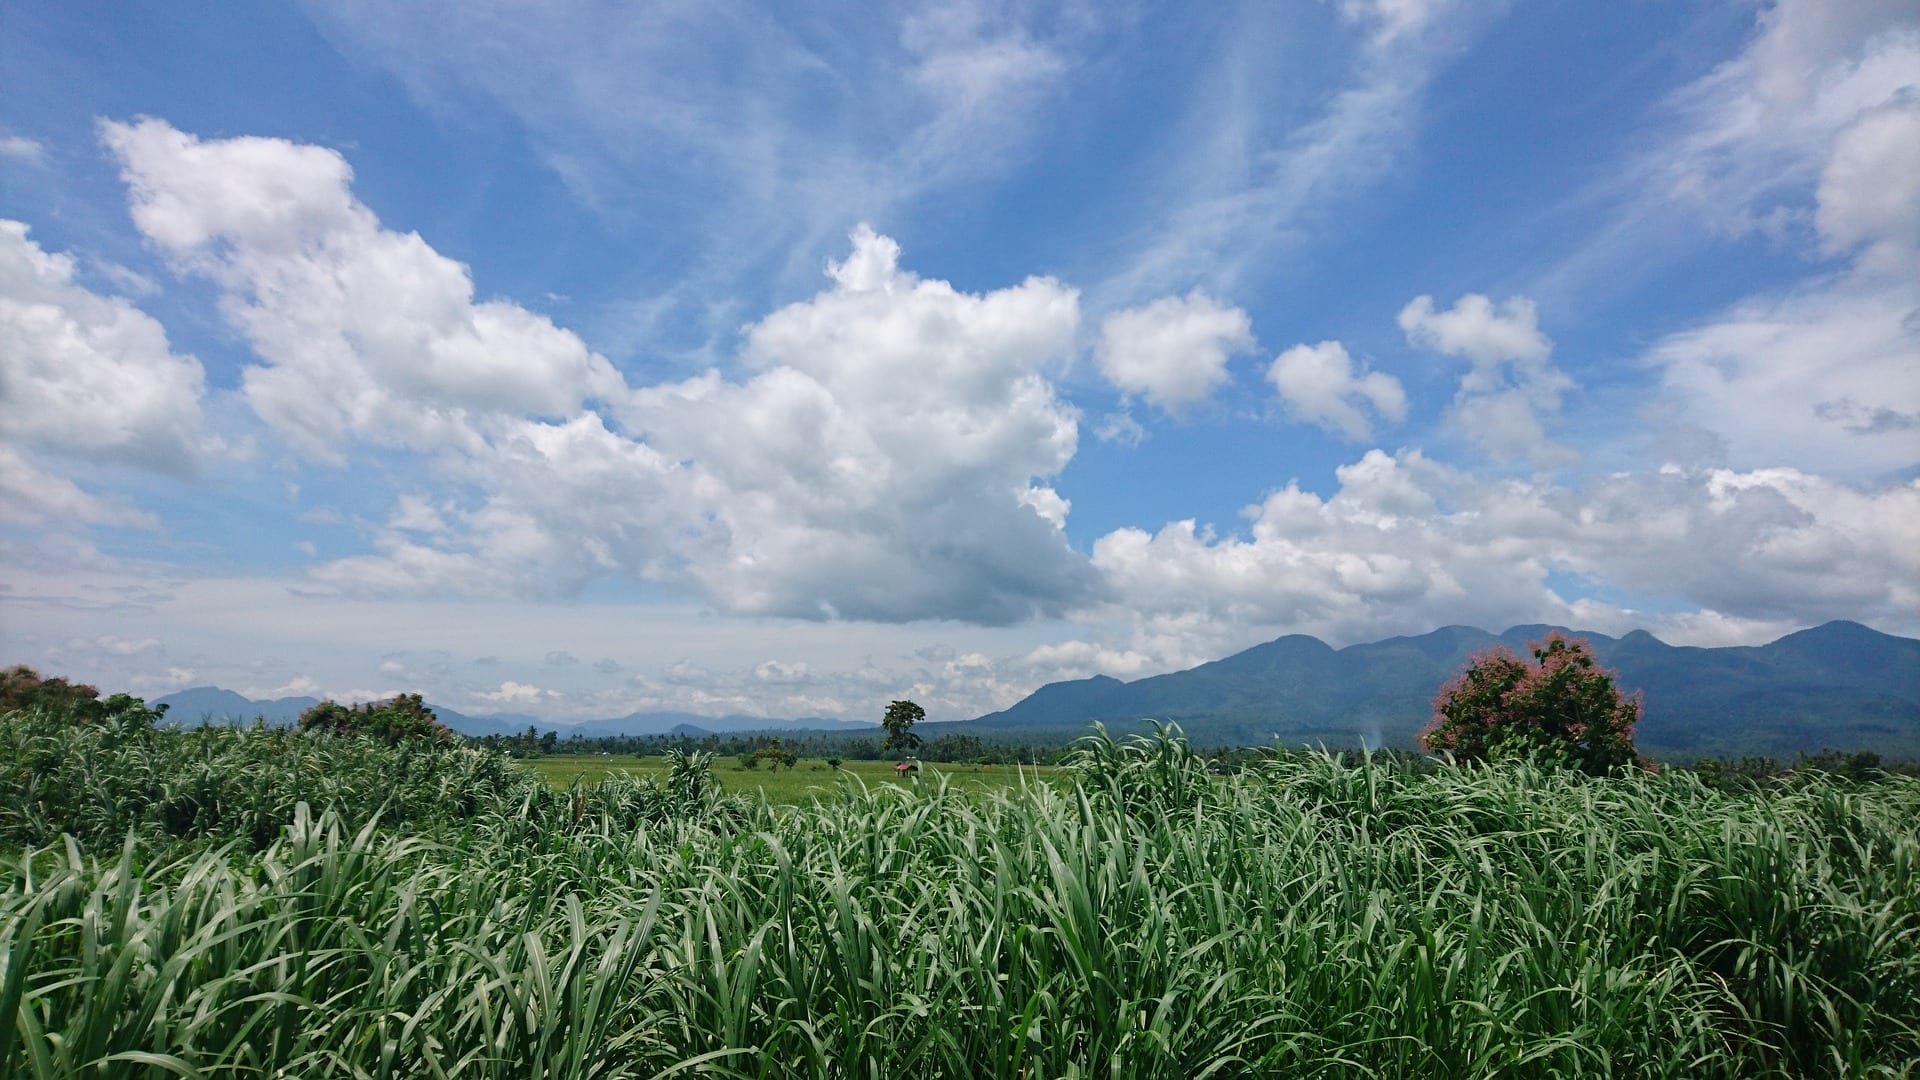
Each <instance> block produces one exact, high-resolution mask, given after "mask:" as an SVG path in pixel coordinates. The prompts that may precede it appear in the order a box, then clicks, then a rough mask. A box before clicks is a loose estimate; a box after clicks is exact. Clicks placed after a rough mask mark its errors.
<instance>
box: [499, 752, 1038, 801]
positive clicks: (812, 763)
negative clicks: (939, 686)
mask: <svg viewBox="0 0 1920 1080" xmlns="http://www.w3.org/2000/svg"><path fill="white" fill-rule="evenodd" d="M893 765H894V763H893V762H891V761H842V762H841V763H840V767H839V768H838V769H835V768H831V767H829V766H828V765H827V763H826V762H825V761H823V760H821V759H818V758H802V759H800V761H799V762H798V763H797V764H796V765H794V766H793V767H792V768H782V769H780V770H778V771H775V770H773V769H770V768H768V767H767V766H765V765H762V766H760V767H758V768H753V769H749V768H747V767H745V766H744V765H741V764H740V761H739V759H738V758H731V757H719V758H715V759H714V762H713V776H714V779H715V780H716V781H718V782H719V784H720V788H721V790H722V791H731V792H739V793H741V794H747V795H759V796H762V797H764V798H765V799H766V800H767V801H768V802H773V803H802V802H806V801H808V800H810V799H813V798H815V797H832V796H834V795H836V794H837V793H838V792H839V791H840V789H841V787H842V785H843V784H844V783H845V782H846V781H847V780H849V779H853V780H856V781H857V782H858V783H860V784H866V785H874V784H892V785H895V786H902V787H912V786H913V785H914V784H915V783H916V782H918V783H920V784H928V783H940V782H942V781H944V782H946V783H948V784H950V785H953V786H955V787H958V788H968V787H973V788H979V789H981V790H987V789H995V788H1009V787H1019V786H1020V785H1021V784H1022V783H1023V782H1024V783H1033V782H1035V781H1036V780H1050V779H1053V778H1056V777H1058V775H1059V772H1060V770H1059V769H1057V768H1055V767H1054V766H1051V765H962V764H943V763H940V762H933V761H928V762H922V763H921V765H920V773H919V776H918V777H917V779H906V780H903V779H902V778H900V776H899V775H898V774H896V773H895V772H894V769H893ZM524 766H525V767H526V768H528V769H531V770H533V771H534V772H535V773H536V774H538V775H539V776H540V778H541V779H542V780H544V781H546V782H547V783H548V784H550V785H553V786H555V787H562V788H564V787H567V786H569V785H571V784H573V783H574V782H576V781H582V782H585V783H588V784H593V783H598V782H600V781H601V780H603V779H606V778H607V777H610V776H614V775H625V776H631V777H634V778H636V779H638V778H642V777H649V776H650V777H653V778H655V779H656V780H660V779H664V778H665V777H666V774H667V763H666V760H665V759H664V758H662V757H660V756H657V755H650V756H645V757H641V756H636V755H631V754H556V755H548V756H546V757H537V758H531V759H529V760H528V761H526V762H525V763H524Z"/></svg>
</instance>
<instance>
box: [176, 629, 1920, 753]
mask: <svg viewBox="0 0 1920 1080" xmlns="http://www.w3.org/2000/svg"><path fill="white" fill-rule="evenodd" d="M1554 630H1560V631H1561V632H1562V633H1568V634H1570V635H1571V636H1574V637H1580V638H1584V639H1586V640H1587V641H1588V642H1590V643H1591V644H1592V646H1593V652H1594V655H1595V657H1596V658H1598V660H1599V661H1600V663H1601V664H1603V665H1605V666H1607V667H1609V668H1611V669H1613V670H1614V671H1616V672H1617V673H1618V679H1617V684H1618V685H1619V686H1620V688H1621V689H1622V690H1625V691H1627V692H1630V693H1631V692H1639V693H1641V694H1643V695H1644V712H1643V715H1642V719H1641V722H1640V725H1639V730H1638V737H1637V740H1636V741H1637V744H1638V746H1639V748H1640V750H1641V752H1642V753H1646V754H1649V755H1652V756H1654V757H1657V758H1662V759H1666V760H1674V761H1689V760H1692V759H1693V758H1696V757H1708V756H1711V757H1728V756H1738V755H1742V754H1765V755H1770V756H1773V757H1777V758H1782V759H1786V758H1791V757H1792V756H1793V755H1794V754H1796V753H1800V752H1803V751H1804V752H1809V753H1811V752H1815V751H1819V750H1822V749H1828V748H1833V749H1840V750H1873V751H1876V752H1878V753H1880V754H1881V755H1883V756H1885V757H1888V758H1890V759H1905V760H1916V759H1920V641H1916V640H1914V639H1912V638H1903V637H1896V636H1894V635H1891V634H1883V633H1880V632H1879V631H1877V630H1873V629H1870V628H1868V627H1865V626H1862V625H1860V624H1859V623H1853V622H1831V623H1827V624H1826V625H1824V626H1819V627H1815V628H1813V629H1811V630H1802V631H1800V632H1799V633H1795V634H1789V635H1787V636H1786V637H1783V638H1781V639H1779V640H1778V641H1775V642H1772V643H1771V644H1767V645H1759V646H1740V647H1728V648H1698V647H1692V646H1676V645H1668V644H1667V643H1665V642H1663V641H1661V640H1660V639H1658V638H1656V637H1654V636H1653V635H1652V634H1649V633H1647V632H1646V631H1644V630H1636V631H1633V632H1632V633H1629V634H1627V635H1626V636H1624V637H1619V638H1614V637H1609V636H1607V635H1605V634H1598V633H1592V632H1587V631H1567V630H1564V629H1562V628H1559V627H1550V626H1516V627H1513V628H1512V629H1509V630H1507V631H1506V632H1505V633H1502V634H1491V633H1488V632H1486V631H1484V630H1476V629H1473V628H1472V627H1466V626H1448V627H1443V628H1441V629H1439V630H1435V631H1433V632H1432V633H1429V634H1422V635H1420V636H1418V637H1396V638H1388V639H1387V640H1385V641H1375V642H1369V643H1366V644H1361V645H1349V646H1347V647H1345V648H1342V649H1335V648H1333V647H1332V646H1330V645H1328V644H1326V643H1325V642H1323V641H1321V640H1319V639H1318V638H1312V637H1306V636H1303V635H1298V634H1294V635H1289V636H1286V637H1281V638H1276V639H1274V640H1273V641H1269V642H1266V643H1264V644H1261V645H1256V646H1254V647H1253V648H1250V649H1247V650H1246V651H1244V652H1239V653H1235V654H1234V655H1232V656H1229V657H1226V658H1224V659H1221V660H1215V661H1213V662H1211V663H1207V664H1202V665H1200V666H1199V667H1196V668H1191V669H1189V670H1186V671H1176V672H1172V673H1170V674H1166V675H1155V676H1152V677H1149V678H1143V679H1136V680H1133V681H1131V682H1122V681H1121V680H1119V679H1114V678H1111V677H1109V676H1105V675H1096V676H1094V677H1092V678H1088V679H1076V680H1072V681H1068V682H1056V683H1048V684H1047V685H1045V686H1042V687H1041V688H1040V689H1038V690H1035V691H1034V692H1033V693H1032V694H1030V695H1028V696H1027V697H1026V698H1024V699H1023V700H1021V701H1020V702H1019V703H1018V704H1015V705H1013V706H1011V707H1010V708H1007V709H1004V710H1002V711H1000V712H996V713H989V714H988V715H986V716H982V717H979V718H977V719H974V720H965V721H957V722H946V723H929V724H927V725H925V727H924V728H923V731H924V733H925V734H926V735H927V736H928V737H937V736H938V735H942V734H968V735H977V736H979V737H981V738H982V739H986V740H990V741H1001V742H1024V743H1036V742H1046V743H1066V742H1070V741H1072V740H1073V739H1075V738H1078V737H1079V736H1080V735H1082V734H1084V733H1085V732H1086V729H1087V726H1088V725H1089V724H1091V723H1093V722H1095V721H1099V722H1102V723H1105V724H1106V725H1107V726H1108V728H1109V729H1112V730H1114V731H1115V732H1127V731H1139V730H1143V729H1144V728H1145V727H1146V726H1147V723H1146V721H1148V720H1159V721H1173V722H1176V723H1178V724H1180V725H1181V727H1182V728H1183V729H1185V731H1186V732H1187V734H1188V736H1189V737H1190V738H1192V739H1193V740H1194V742H1196V743H1198V744H1201V745H1207V746H1218V745H1252V744H1270V743H1272V742H1273V741H1274V740H1275V739H1278V740H1280V741H1281V742H1283V743H1286V744H1289V745H1300V744H1313V743H1321V744H1325V745H1327V746H1356V745H1359V744H1360V743H1362V742H1365V743H1367V744H1369V745H1373V746H1394V747H1412V746H1413V745H1414V737H1415V735H1416V733H1417V732H1418V731H1419V729H1420V728H1421V727H1422V726H1423V725H1424V724H1425V723H1426V722H1427V720H1428V719H1429V718H1430V716H1431V702H1432V699H1433V696H1434V694H1435V692H1436V691H1437V690H1438V689H1439V687H1440V685H1441V684H1442V683H1444V682H1445V681H1447V680H1448V679H1450V678H1452V677H1453V675H1454V674H1455V673H1457V672H1458V671H1460V670H1461V668H1462V667H1463V666H1464V665H1465V664H1466V663H1467V661H1468V659H1469V658H1470V657H1472V656H1473V654H1475V653H1477V652H1480V651H1482V650H1485V649H1489V648H1493V647H1495V646H1499V645H1505V646H1507V647H1509V648H1511V649H1513V650H1514V651H1515V652H1517V653H1519V654H1521V655H1522V656H1525V655H1526V650H1527V646H1528V644H1529V643H1530V642H1533V641H1537V640H1539V639H1540V638H1543V637H1545V636H1546V635H1547V634H1548V633H1549V632H1551V631H1554ZM155 704H164V705H167V706H169V707H170V712H169V715H170V716H171V717H172V718H173V719H175V720H176V721H179V722H185V723H193V722H198V721H202V720H213V721H217V722H225V721H233V720H238V721H243V722H245V721H251V720H253V719H255V718H256V717H258V718H262V719H265V720H266V721H267V722H268V723H274V724H287V723H292V722H294V721H295V720H296V719H297V718H298V717H299V715H300V713H301V712H302V711H304V710H306V709H308V708H310V707H312V706H313V705H314V704H316V701H315V699H313V698H310V697H290V698H278V699H274V700H269V701H255V700H252V699H249V698H246V697H244V696H242V695H240V694H236V693H234V692H232V691H230V690H221V689H219V688H216V687H210V686H203V687H196V688H194V689H191V690H182V691H180V692H178V693H174V694H168V695H166V696H165V697H161V698H157V699H155ZM433 710H434V712H435V713H436V714H437V715H438V716H439V717H440V719H441V722H443V723H445V724H446V725H447V726H448V727H450V728H452V729H453V730H455V731H458V732H460V733H461V734H464V735H507V734H516V733H519V732H522V731H525V730H526V729H527V728H528V727H529V726H531V727H534V728H536V729H538V730H540V731H542V732H544V731H549V730H551V731H557V732H558V733H559V734H560V736H561V737H562V738H565V737H567V736H569V735H573V734H576V733H577V734H580V735H583V736H588V737H597V736H606V735H616V736H617V735H662V734H692V735H696V736H698V735H707V734H724V733H733V732H745V731H754V732H759V731H773V732H782V731H795V732H797V731H810V732H847V733H870V732H873V731H874V730H875V729H876V727H877V725H875V724H872V723H865V722H860V721H853V720H835V719H828V718H823V717H805V718H801V719H793V720H776V719H768V718H765V717H758V716H738V715H736V716H718V717H716V716H702V715H699V714H696V713H687V712H636V713H632V714H629V715H627V716H622V717H615V718H612V719H605V720H589V721H584V722H581V723H571V724H559V723H552V722H549V721H543V720H539V719H537V718H535V717H531V716H526V715H521V714H514V713H506V714H498V715H490V716H467V715H465V714H463V713H460V712H457V711H455V710H453V709H448V708H444V707H441V706H437V705H436V706H433Z"/></svg>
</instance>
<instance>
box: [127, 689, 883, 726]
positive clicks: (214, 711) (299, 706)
mask: <svg viewBox="0 0 1920 1080" xmlns="http://www.w3.org/2000/svg"><path fill="white" fill-rule="evenodd" d="M319 703H320V700H319V699H318V698H312V697H286V698H273V699H270V700H268V699H261V700H256V699H253V698H249V697H247V696H245V695H244V694H237V693H235V692H233V691H232V690H223V689H221V688H219V687H217V686H196V687H192V688H191V689H187V690H179V691H176V692H174V693H171V694H166V695H164V696H162V697H157V698H155V699H153V702H152V704H154V705H165V706H167V718H168V719H169V720H171V721H173V722H174V723H177V724H184V725H193V724H198V723H202V722H211V723H216V724H225V723H243V724H245V723H252V722H253V721H254V720H265V721H266V722H267V723H269V724H275V725H283V724H292V723H295V722H296V721H298V720H299V719H300V714H301V713H303V712H305V711H307V710H308V709H311V708H312V707H314V706H315V705H318V704H319ZM427 707H428V708H430V709H432V710H433V712H434V715H435V716H437V717H439V718H440V722H441V723H443V724H445V725H447V726H448V727H450V728H452V729H453V730H454V731H457V732H459V733H460V734H462V735H473V736H482V735H515V734H518V733H520V732H523V731H525V730H527V728H529V727H532V728H534V729H536V730H538V731H540V732H542V733H545V732H548V731H554V732H558V733H559V735H560V737H561V738H563V739H565V738H568V737H569V736H572V735H576V734H577V735H581V736H584V737H586V738H600V737H605V736H615V737H618V736H629V735H682V734H686V735H694V736H701V735H720V734H729V733H733V732H742V731H755V732H758V731H774V732H778V731H836V732H839V731H844V732H862V731H877V730H879V726H880V725H879V724H877V723H862V722H861V721H858V720H835V719H829V718H826V717H818V716H809V717H800V718H798V719H792V720H788V719H775V718H769V717H764V716H742V715H737V714H736V715H731V716H702V715H700V714H699V713H690V712H668V711H659V712H636V713H629V714H628V715H626V716H620V717H614V718H611V719H606V720H585V721H581V722H579V723H572V724H562V723H554V722H551V721H546V720H540V719H538V718H536V717H532V716H527V715H525V714H523V713H500V714H492V715H488V716H469V715H467V714H465V713H462V712H459V711H457V710H454V709H449V708H446V707H445V706H441V705H435V704H433V703H432V702H428V703H427Z"/></svg>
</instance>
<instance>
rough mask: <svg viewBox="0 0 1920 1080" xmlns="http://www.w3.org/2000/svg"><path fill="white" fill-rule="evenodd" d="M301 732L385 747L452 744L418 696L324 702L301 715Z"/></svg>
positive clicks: (451, 735) (446, 731)
mask: <svg viewBox="0 0 1920 1080" xmlns="http://www.w3.org/2000/svg"><path fill="white" fill-rule="evenodd" d="M300 730H301V731H314V732H320V733H323V734H327V735H347V736H366V737H368V738H374V739H379V740H380V741H382V742H385V743H387V744H388V745H392V744H395V743H399V742H403V741H407V740H412V739H426V740H429V741H431V742H437V743H444V744H448V745H451V744H452V743H453V742H454V741H455V739H454V736H453V732H452V731H451V730H449V729H448V728H447V726H446V725H445V724H442V723H441V722H440V721H439V719H438V718H437V717H435V716H434V715H433V710H432V709H429V708H427V705H426V702H424V701H422V700H420V695H419V694H401V695H400V696H398V697H396V698H393V699H391V700H388V701H371V702H368V703H366V704H365V705H352V706H348V705H341V704H339V703H338V702H334V701H323V702H321V703H320V704H318V705H315V706H314V707H313V708H311V709H308V710H307V711H306V712H303V713H301V714H300Z"/></svg>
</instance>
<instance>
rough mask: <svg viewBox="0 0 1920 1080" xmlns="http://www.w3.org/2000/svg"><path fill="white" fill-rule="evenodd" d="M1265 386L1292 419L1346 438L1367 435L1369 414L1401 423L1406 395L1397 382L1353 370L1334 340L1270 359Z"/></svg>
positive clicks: (1368, 434) (1300, 348) (1367, 372)
mask: <svg viewBox="0 0 1920 1080" xmlns="http://www.w3.org/2000/svg"><path fill="white" fill-rule="evenodd" d="M1267 381H1268V382H1271V383H1272V384H1273V387H1274V389H1275V390H1278V391H1279V392H1280V400H1281V401H1283V402H1285V404H1286V406H1287V411H1288V412H1289V413H1291V414H1292V415H1293V417H1294V418H1295V419H1297V420H1299V421H1301V422H1303V423H1308V424H1317V425H1319V426H1320V427H1323V428H1326V429H1327V430H1328V431H1333V432H1337V433H1339V434H1341V435H1343V436H1345V437H1346V438H1349V439H1353V440H1360V439H1365V438H1368V437H1369V436H1370V435H1371V434H1372V424H1371V422H1370V421H1369V420H1368V418H1367V412H1368V411H1369V410H1370V411H1371V412H1372V413H1373V414H1374V415H1376V416H1378V417H1380V418H1381V419H1383V420H1386V421H1388V422H1390V423H1398V422H1399V421H1401V420H1404V419H1406V415H1407V395H1406V391H1405V390H1403V389H1402V388H1401V386H1400V381H1399V380H1398V379H1395V378H1394V377H1393V376H1391V375H1388V374H1386V373H1384V372H1379V371H1368V370H1366V369H1365V367H1364V366H1362V367H1361V368H1360V369H1359V370H1358V371H1356V370H1355V365H1354V362H1353V358H1352V357H1351V356H1348V355H1347V349H1346V346H1344V345H1342V344H1340V343H1339V342H1337V341H1322V342H1320V343H1319V344H1318V345H1295V346H1294V347H1293V348H1291V349H1288V350H1287V351H1286V352H1283V353H1281V354H1280V355H1279V356H1277V357H1275V358H1274V361H1273V366H1272V367H1269V368H1268V369H1267Z"/></svg>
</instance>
